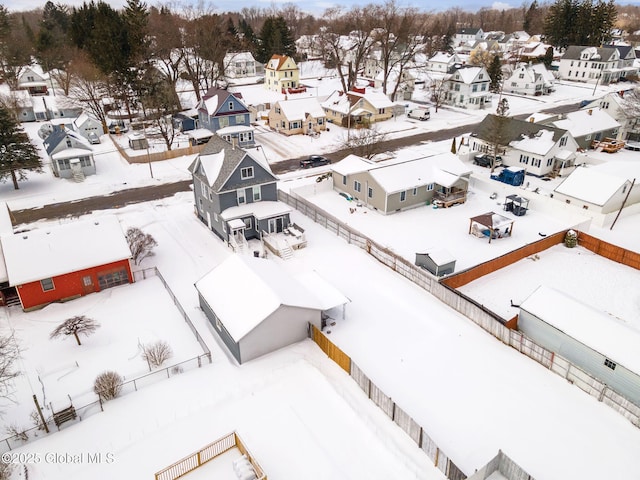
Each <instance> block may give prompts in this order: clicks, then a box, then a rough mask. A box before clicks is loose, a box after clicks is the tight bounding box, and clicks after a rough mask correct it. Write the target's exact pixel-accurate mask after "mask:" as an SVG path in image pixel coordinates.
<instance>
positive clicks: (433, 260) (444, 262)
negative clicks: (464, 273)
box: [416, 248, 456, 277]
mask: <svg viewBox="0 0 640 480" xmlns="http://www.w3.org/2000/svg"><path fill="white" fill-rule="evenodd" d="M416 265H418V266H419V267H422V268H425V269H426V270H428V271H429V272H431V273H433V274H434V275H435V276H437V277H441V276H443V275H447V274H449V273H453V271H454V270H455V268H456V259H455V258H454V257H453V255H451V254H450V253H449V252H448V251H447V250H444V249H442V248H429V249H425V250H424V251H423V252H417V253H416Z"/></svg>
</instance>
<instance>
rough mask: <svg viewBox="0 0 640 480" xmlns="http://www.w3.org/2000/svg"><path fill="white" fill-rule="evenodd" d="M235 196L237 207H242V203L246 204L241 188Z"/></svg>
mask: <svg viewBox="0 0 640 480" xmlns="http://www.w3.org/2000/svg"><path fill="white" fill-rule="evenodd" d="M236 195H237V197H238V205H242V204H243V203H246V202H247V199H246V198H245V196H244V188H241V189H240V190H238V191H237V192H236Z"/></svg>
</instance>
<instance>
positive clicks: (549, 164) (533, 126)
mask: <svg viewBox="0 0 640 480" xmlns="http://www.w3.org/2000/svg"><path fill="white" fill-rule="evenodd" d="M493 117H495V115H494V114H489V115H487V116H486V117H485V118H484V119H483V120H482V122H480V123H479V124H478V125H477V126H476V127H475V128H474V130H473V131H472V133H471V135H470V136H469V137H468V138H467V139H465V142H468V143H467V144H468V145H469V150H470V152H471V154H472V155H473V154H474V153H478V152H491V151H492V150H491V148H492V144H493V141H494V140H493V139H494V138H495V131H494V130H495V125H496V122H495V119H494V118H493ZM501 137H502V145H500V150H501V151H500V154H502V165H503V166H505V167H523V168H525V169H526V171H527V173H530V174H532V175H536V176H544V175H548V174H551V173H552V172H555V173H556V174H558V175H566V174H568V173H570V172H571V171H572V170H573V168H574V165H575V159H576V151H577V150H578V144H577V143H576V141H575V139H574V138H573V136H572V135H571V133H570V132H568V131H567V130H563V129H560V128H557V127H554V126H551V125H541V124H538V123H534V122H531V121H524V120H518V119H515V118H510V117H509V118H506V119H505V122H504V126H503V131H502V132H501Z"/></svg>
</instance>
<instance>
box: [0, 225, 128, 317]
mask: <svg viewBox="0 0 640 480" xmlns="http://www.w3.org/2000/svg"><path fill="white" fill-rule="evenodd" d="M0 242H2V250H3V253H4V259H5V266H6V271H7V276H8V278H9V285H10V287H13V288H15V289H16V292H17V294H18V297H19V298H20V303H21V304H22V308H23V309H24V310H31V309H35V308H39V307H43V306H45V305H47V304H49V303H52V302H58V301H65V300H70V299H73V298H76V297H80V296H83V295H87V294H88V293H93V292H99V291H101V290H104V289H106V288H110V287H115V286H117V285H123V284H126V283H132V282H133V275H132V273H131V266H130V263H129V259H130V257H131V251H130V249H129V245H128V244H127V241H126V238H125V236H124V233H123V231H122V228H121V227H120V223H119V222H118V219H117V218H116V217H115V216H105V217H101V218H99V219H97V220H87V221H76V222H72V223H68V224H63V225H56V226H53V227H45V228H39V229H36V230H32V231H29V232H24V233H18V234H14V235H8V236H3V237H2V238H1V239H0Z"/></svg>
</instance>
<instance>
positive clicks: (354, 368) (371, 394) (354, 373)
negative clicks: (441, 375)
mask: <svg viewBox="0 0 640 480" xmlns="http://www.w3.org/2000/svg"><path fill="white" fill-rule="evenodd" d="M312 332H313V333H312V339H313V341H314V342H315V343H316V344H317V345H318V346H319V347H320V348H321V349H322V351H323V352H325V353H326V354H327V355H328V356H329V358H330V359H331V360H333V361H334V362H335V363H337V364H338V365H339V366H340V367H341V368H342V369H343V370H345V371H346V372H347V373H348V374H349V375H350V376H351V378H352V379H353V380H354V381H355V382H356V383H357V384H358V385H359V386H360V388H361V389H362V391H363V392H364V393H365V394H366V395H367V397H368V398H369V399H370V400H371V401H372V402H373V403H375V404H376V405H377V406H378V408H380V410H382V411H383V412H384V413H385V414H386V415H387V416H388V417H389V418H390V419H391V420H392V421H393V422H395V424H396V425H398V426H399V427H400V428H401V429H402V430H403V431H404V432H405V433H406V434H407V435H409V437H411V439H412V440H413V441H414V442H415V443H416V445H418V447H420V448H421V449H422V450H423V451H424V452H425V453H426V454H427V456H428V457H429V458H430V459H431V460H432V461H433V464H434V465H435V466H436V467H438V469H440V471H441V472H442V473H444V474H445V475H446V477H447V478H449V479H451V480H463V479H465V478H467V477H466V475H464V473H463V472H462V471H461V470H460V469H459V468H458V467H457V466H456V465H455V464H454V463H453V462H452V461H451V459H450V458H449V457H448V456H447V455H445V454H444V452H443V451H442V450H440V449H439V448H438V446H437V445H436V444H435V442H434V441H433V440H431V438H430V437H429V435H427V432H426V431H425V430H424V429H423V428H422V427H421V426H420V425H419V424H418V422H416V421H415V420H414V419H413V418H411V416H410V415H409V414H408V413H407V412H405V411H404V410H402V408H400V407H399V406H398V404H396V403H395V402H394V401H393V399H392V398H391V397H389V396H388V395H386V394H385V393H384V392H383V391H382V390H381V389H380V388H378V386H377V385H376V384H375V383H373V382H372V381H371V380H370V379H369V377H367V375H366V374H365V373H364V372H363V371H362V370H361V369H360V367H358V365H356V363H355V362H353V360H351V358H350V357H349V356H348V355H347V354H345V353H344V352H343V351H342V350H340V349H339V348H338V347H337V346H336V345H335V344H334V343H333V342H331V340H329V339H328V338H327V337H326V336H325V335H324V334H323V333H322V332H321V331H320V330H318V329H317V328H316V327H314V326H313V325H312ZM347 366H348V367H347Z"/></svg>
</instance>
